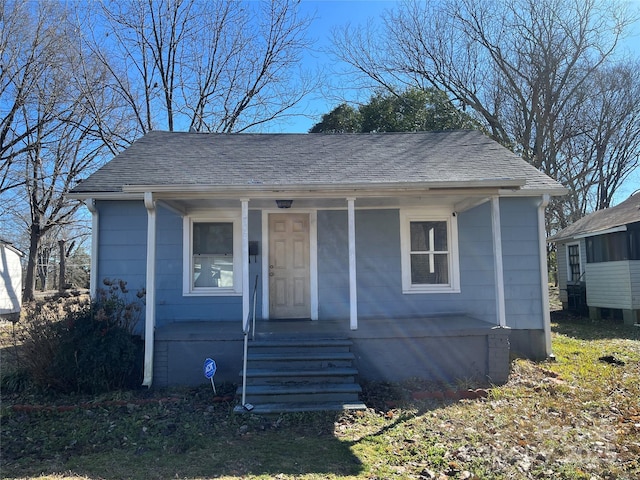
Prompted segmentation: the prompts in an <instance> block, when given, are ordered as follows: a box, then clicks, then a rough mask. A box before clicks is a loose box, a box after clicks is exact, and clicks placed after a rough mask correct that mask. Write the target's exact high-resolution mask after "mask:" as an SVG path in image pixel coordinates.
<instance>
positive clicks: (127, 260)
mask: <svg viewBox="0 0 640 480" xmlns="http://www.w3.org/2000/svg"><path fill="white" fill-rule="evenodd" d="M500 206H501V222H502V242H503V254H504V278H505V298H506V313H507V324H508V325H509V326H510V327H512V328H515V329H541V328H542V305H541V286H540V267H539V261H538V251H539V248H538V240H537V239H538V235H537V205H536V199H521V198H507V199H501V201H500ZM98 208H99V211H100V225H101V229H100V230H101V231H100V259H99V261H100V263H99V267H98V281H99V282H100V281H101V279H103V278H105V277H108V278H118V279H123V280H126V281H127V282H128V284H129V287H130V288H131V289H132V290H134V289H138V288H141V287H144V285H145V271H146V226H147V213H146V210H145V208H144V205H143V204H142V202H108V201H102V202H99V205H98ZM457 218H458V238H459V255H460V289H461V291H460V293H438V294H434V293H429V294H403V293H402V280H401V259H400V212H399V210H397V209H381V210H358V211H356V251H357V258H356V265H357V279H358V314H359V316H360V318H361V319H363V320H365V319H367V318H393V317H425V316H432V315H443V314H445V315H446V314H452V313H463V314H467V315H470V316H472V317H474V318H478V319H481V320H485V321H487V322H490V323H496V310H495V296H496V295H495V280H494V260H493V241H492V232H491V207H490V204H489V203H485V204H482V205H480V206H478V207H476V208H474V209H472V210H469V211H466V212H462V213H460V214H458V217H457ZM317 219H318V224H317V225H318V228H317V231H318V238H317V240H318V242H317V243H318V310H319V312H318V313H319V319H320V320H323V319H346V318H348V316H349V272H348V238H347V212H346V211H345V210H320V211H318V214H317ZM261 229H262V224H261V212H259V211H250V212H249V239H250V240H256V241H260V240H261V238H262V234H261ZM157 233H158V235H157V238H158V240H157V264H156V269H157V291H156V296H157V325H158V326H162V325H164V324H167V323H171V322H180V321H198V320H206V321H211V320H213V321H238V322H240V321H241V316H242V298H241V297H240V296H227V297H217V296H216V297H207V296H203V297H198V296H183V295H182V262H183V258H182V250H183V248H182V247H183V246H182V218H181V217H180V216H179V215H176V214H175V213H173V212H171V211H168V210H166V209H164V208H162V207H159V208H158V216H157ZM263 250H264V246H263V245H260V254H262V253H263ZM260 266H261V258H260V256H258V257H257V258H256V259H255V261H254V258H253V257H252V258H251V263H250V285H251V288H253V283H254V279H255V276H256V274H259V273H260V270H259V269H260ZM258 288H259V289H260V288H261V282H259V285H258ZM261 299H262V294H261V292H260V291H259V292H258V305H257V309H256V310H257V312H258V316H259V314H260V312H261V311H262V307H261V305H260V301H261Z"/></svg>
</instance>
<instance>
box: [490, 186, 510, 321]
mask: <svg viewBox="0 0 640 480" xmlns="http://www.w3.org/2000/svg"><path fill="white" fill-rule="evenodd" d="M491 230H492V233H493V270H494V275H495V286H496V287H495V288H496V314H497V317H498V325H499V326H501V327H506V326H507V317H506V313H505V301H504V270H503V262H502V229H501V226H500V197H492V198H491Z"/></svg>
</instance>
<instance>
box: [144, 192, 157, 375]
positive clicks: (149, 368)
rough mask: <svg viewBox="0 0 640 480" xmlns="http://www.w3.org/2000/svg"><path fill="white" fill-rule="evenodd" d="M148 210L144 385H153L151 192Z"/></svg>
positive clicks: (146, 197)
mask: <svg viewBox="0 0 640 480" xmlns="http://www.w3.org/2000/svg"><path fill="white" fill-rule="evenodd" d="M144 206H145V208H146V209H147V279H146V304H145V318H144V378H143V380H142V385H143V386H145V387H151V384H152V383H153V348H154V340H155V328H156V204H155V202H154V200H153V194H152V193H151V192H145V194H144Z"/></svg>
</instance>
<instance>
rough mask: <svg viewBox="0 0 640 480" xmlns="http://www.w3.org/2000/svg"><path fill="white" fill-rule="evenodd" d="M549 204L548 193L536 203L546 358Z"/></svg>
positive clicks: (548, 336) (550, 354) (548, 343)
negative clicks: (547, 212) (546, 212)
mask: <svg viewBox="0 0 640 480" xmlns="http://www.w3.org/2000/svg"><path fill="white" fill-rule="evenodd" d="M547 205H549V195H543V196H542V200H541V201H540V203H539V204H538V247H539V248H540V253H539V256H540V288H541V289H542V322H543V325H544V346H545V355H546V356H547V358H552V357H553V356H554V355H553V350H552V348H551V312H550V307H549V274H548V267H547V229H546V227H545V221H544V213H545V209H546V208H547Z"/></svg>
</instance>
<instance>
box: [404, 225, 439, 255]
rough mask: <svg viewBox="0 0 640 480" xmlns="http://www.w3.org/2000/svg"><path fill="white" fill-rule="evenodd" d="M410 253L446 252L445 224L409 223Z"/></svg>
mask: <svg viewBox="0 0 640 480" xmlns="http://www.w3.org/2000/svg"><path fill="white" fill-rule="evenodd" d="M411 251H412V252H433V251H439V252H446V251H447V222H411Z"/></svg>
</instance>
